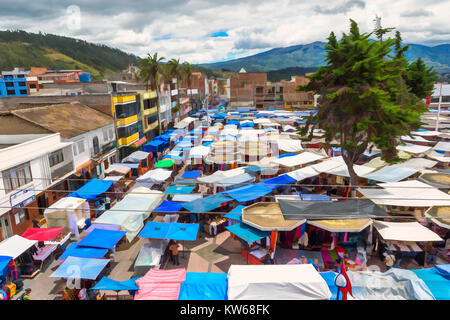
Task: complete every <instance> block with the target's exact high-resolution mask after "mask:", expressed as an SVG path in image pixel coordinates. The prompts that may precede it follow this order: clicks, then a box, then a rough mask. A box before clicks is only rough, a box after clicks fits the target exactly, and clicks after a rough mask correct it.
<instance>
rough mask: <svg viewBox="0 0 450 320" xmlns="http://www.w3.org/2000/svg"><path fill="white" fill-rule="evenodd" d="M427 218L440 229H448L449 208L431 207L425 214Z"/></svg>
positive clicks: (449, 222) (449, 224) (449, 223)
mask: <svg viewBox="0 0 450 320" xmlns="http://www.w3.org/2000/svg"><path fill="white" fill-rule="evenodd" d="M425 217H428V218H430V219H431V221H433V222H434V223H435V224H437V225H438V226H439V227H441V228H445V229H450V206H446V207H431V208H430V209H428V210H427V211H426V212H425Z"/></svg>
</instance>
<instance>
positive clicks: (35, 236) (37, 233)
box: [22, 228, 64, 241]
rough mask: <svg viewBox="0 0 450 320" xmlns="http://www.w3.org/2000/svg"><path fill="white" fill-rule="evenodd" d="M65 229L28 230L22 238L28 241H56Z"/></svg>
mask: <svg viewBox="0 0 450 320" xmlns="http://www.w3.org/2000/svg"><path fill="white" fill-rule="evenodd" d="M63 229H64V228H28V229H27V231H25V233H24V234H22V237H24V238H26V239H28V240H36V241H50V240H53V239H55V238H56V237H57V236H58V234H60V233H61V231H63Z"/></svg>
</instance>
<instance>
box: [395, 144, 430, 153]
mask: <svg viewBox="0 0 450 320" xmlns="http://www.w3.org/2000/svg"><path fill="white" fill-rule="evenodd" d="M430 149H431V147H427V146H419V145H417V144H410V143H406V144H405V145H399V146H397V150H402V151H405V152H408V153H413V154H420V153H424V152H427V151H428V150H430Z"/></svg>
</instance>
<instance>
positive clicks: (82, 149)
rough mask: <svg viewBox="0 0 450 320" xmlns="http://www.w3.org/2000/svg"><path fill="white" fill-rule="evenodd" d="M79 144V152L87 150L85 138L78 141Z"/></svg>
mask: <svg viewBox="0 0 450 320" xmlns="http://www.w3.org/2000/svg"><path fill="white" fill-rule="evenodd" d="M77 145H78V153H83V152H84V151H85V148H84V140H80V141H78V142H77Z"/></svg>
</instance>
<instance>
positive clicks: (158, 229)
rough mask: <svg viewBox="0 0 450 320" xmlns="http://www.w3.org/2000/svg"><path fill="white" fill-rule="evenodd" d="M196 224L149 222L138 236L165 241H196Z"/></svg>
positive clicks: (197, 226) (197, 225)
mask: <svg viewBox="0 0 450 320" xmlns="http://www.w3.org/2000/svg"><path fill="white" fill-rule="evenodd" d="M198 228H199V224H198V223H177V222H173V223H163V222H154V221H149V222H147V224H146V225H145V227H144V229H143V230H142V231H141V233H140V234H139V237H140V238H152V239H167V240H188V241H192V240H196V239H197V234H198Z"/></svg>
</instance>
